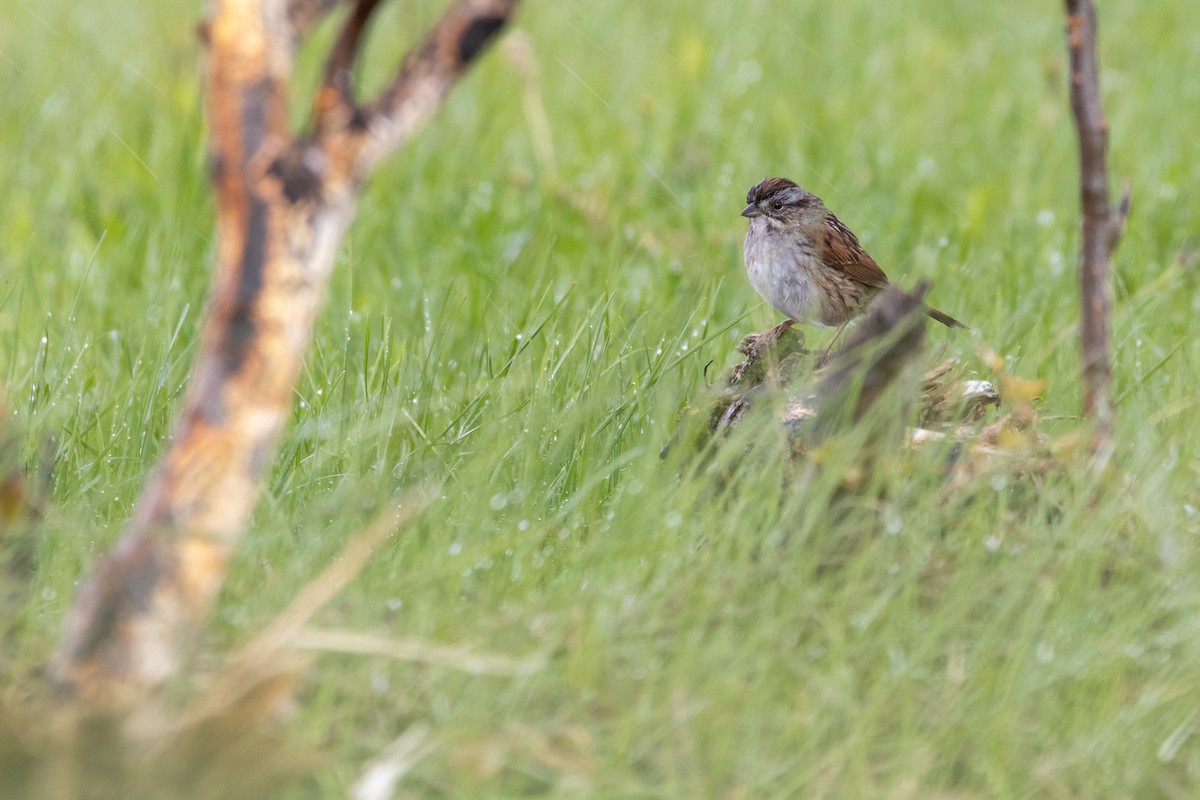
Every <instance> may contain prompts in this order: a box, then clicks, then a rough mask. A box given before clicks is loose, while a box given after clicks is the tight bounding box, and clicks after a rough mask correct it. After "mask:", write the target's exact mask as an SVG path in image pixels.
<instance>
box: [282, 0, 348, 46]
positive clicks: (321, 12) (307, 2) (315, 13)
mask: <svg viewBox="0 0 1200 800" xmlns="http://www.w3.org/2000/svg"><path fill="white" fill-rule="evenodd" d="M342 2H343V0H290V2H289V3H288V7H287V18H288V24H289V25H290V26H291V29H292V36H293V37H294V39H295V40H297V41H298V40H300V39H303V38H304V37H306V36H307V35H308V34H309V32H310V31H311V30H312V29H313V28H315V27H317V25H319V24H320V23H321V20H323V19H325V17H326V16H327V15H328V14H329V12H331V11H333V9H335V8H337V7H338V6H339V5H341V3H342Z"/></svg>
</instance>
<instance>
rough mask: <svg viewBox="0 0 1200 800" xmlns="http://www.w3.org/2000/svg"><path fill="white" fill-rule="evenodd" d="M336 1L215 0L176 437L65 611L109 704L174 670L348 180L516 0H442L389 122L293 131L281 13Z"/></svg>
mask: <svg viewBox="0 0 1200 800" xmlns="http://www.w3.org/2000/svg"><path fill="white" fill-rule="evenodd" d="M333 5H334V4H333V3H331V2H316V1H315V0H314V1H313V2H307V3H302V2H299V0H293V3H292V5H291V7H290V9H289V8H285V6H284V3H283V2H282V0H220V2H219V3H218V4H217V8H216V11H215V13H214V16H213V19H212V22H211V25H210V26H209V28H208V34H209V41H210V43H211V46H212V50H211V57H210V65H209V74H208V111H209V117H210V120H211V126H210V127H211V147H212V180H213V189H214V192H215V194H216V198H217V233H218V238H219V247H218V252H217V270H216V275H215V279H214V285H213V291H212V298H211V300H210V303H209V313H208V317H207V319H206V321H205V327H204V333H203V336H202V342H203V343H202V346H201V352H200V356H199V360H198V362H197V364H196V367H195V370H194V372H193V375H192V381H191V384H190V386H189V389H188V392H187V395H186V397H185V400H184V406H183V410H182V412H181V416H180V420H179V422H178V423H177V427H176V430H175V434H174V436H173V438H172V443H171V446H170V447H169V449H168V450H167V452H166V453H165V454H164V456H163V457H162V460H161V462H160V463H159V465H158V467H157V468H156V470H155V472H154V473H153V475H152V476H151V478H150V479H149V481H148V483H147V485H146V488H145V490H144V491H143V493H142V496H141V498H140V499H139V501H138V504H137V509H136V511H135V514H134V518H133V520H132V522H131V524H130V526H129V529H128V530H127V531H126V533H125V535H124V537H123V539H122V540H121V542H120V543H119V545H118V546H117V548H116V549H115V550H114V551H113V553H112V554H111V555H110V556H109V557H108V558H106V559H105V560H104V561H103V562H102V563H101V564H100V565H99V566H98V568H97V569H96V571H95V573H94V575H93V576H92V578H91V579H90V580H89V581H88V582H87V584H86V585H85V586H84V588H83V590H82V591H81V592H80V594H79V596H78V598H77V599H76V602H75V605H74V607H73V609H72V611H71V614H70V616H69V618H68V621H67V627H66V632H65V636H64V641H63V645H62V649H61V653H60V657H59V660H58V663H57V665H56V670H55V674H56V677H57V679H58V681H59V683H60V685H62V686H63V687H64V689H69V690H74V692H75V693H76V694H77V695H78V696H80V697H82V698H84V699H92V700H99V699H104V700H107V701H116V702H118V703H119V702H120V701H121V699H122V697H123V696H124V695H129V696H133V697H136V696H138V695H140V694H142V693H144V692H145V691H146V690H148V689H151V688H153V687H155V686H157V685H159V684H161V683H162V682H163V681H164V680H166V679H167V678H169V677H170V676H171V675H172V674H174V673H175V671H176V670H177V668H178V665H179V663H180V659H181V657H182V654H183V653H184V652H186V650H187V648H186V646H185V645H186V643H187V641H188V640H189V639H190V638H192V635H193V634H194V632H195V631H196V630H197V628H198V626H199V625H200V623H201V622H202V621H203V619H204V618H205V616H206V615H207V613H208V610H209V608H210V607H211V605H212V603H213V601H214V599H215V597H216V594H217V592H218V591H219V589H220V587H221V584H222V583H223V581H224V578H225V573H226V568H227V564H228V561H229V558H230V556H231V554H232V552H233V549H234V547H235V546H236V544H237V542H238V540H239V539H240V537H241V534H242V532H243V530H244V528H245V525H246V521H247V519H248V518H249V515H250V512H251V511H252V510H253V507H254V504H255V502H256V501H257V498H258V495H259V490H260V484H261V481H262V477H263V475H264V473H265V471H266V469H267V468H268V467H269V466H270V464H271V461H272V458H273V456H274V452H275V444H276V438H277V436H278V434H279V432H280V430H281V429H282V427H283V425H284V423H285V422H286V419H287V415H288V412H289V409H290V406H291V398H292V390H293V386H294V384H295V381H296V379H297V376H298V374H299V371H300V368H301V365H302V362H303V358H304V354H305V352H306V350H307V349H308V345H309V342H310V340H311V338H312V329H313V321H314V318H315V316H316V314H317V311H318V310H319V308H320V305H321V302H322V300H323V297H324V293H325V288H326V285H327V283H328V278H329V274H330V271H331V270H332V267H333V262H334V256H335V253H336V249H337V245H338V242H339V241H340V240H341V237H342V235H343V233H344V232H345V230H346V228H347V227H348V226H349V224H350V222H351V220H352V219H353V216H354V202H355V197H356V192H355V190H356V189H357V188H358V186H360V185H361V183H362V180H363V179H364V178H365V176H366V169H367V168H368V167H369V165H371V164H373V163H374V162H375V161H376V160H377V159H378V158H379V157H382V156H383V155H384V154H385V152H386V151H390V150H392V149H394V148H395V147H398V146H399V145H400V144H401V143H402V142H403V141H404V140H405V139H406V138H407V137H408V136H411V135H412V133H413V132H415V130H416V127H417V126H418V125H419V123H420V122H423V121H424V120H425V119H427V118H428V117H429V116H430V115H431V114H432V113H433V111H434V110H435V109H436V107H437V106H438V104H439V103H440V102H441V100H442V99H443V98H444V97H445V95H446V93H447V92H448V91H449V88H450V87H451V86H452V85H453V83H454V81H455V79H456V78H457V77H459V76H460V75H461V74H462V71H463V68H464V67H465V66H466V65H467V64H468V63H470V61H471V60H472V59H473V58H474V56H475V55H477V54H478V53H479V51H480V50H481V48H482V47H483V46H484V45H485V44H486V43H487V41H488V40H489V39H491V38H492V37H493V36H494V34H496V33H497V32H498V31H499V30H500V29H501V27H502V26H503V25H504V23H505V22H506V21H507V20H508V18H509V16H510V15H511V13H512V12H513V11H514V9H515V7H516V0H507V2H501V1H500V0H495V1H493V2H487V1H486V0H467V1H466V2H458V3H456V4H455V5H454V6H452V8H451V9H450V10H449V11H448V12H447V13H446V15H445V17H444V18H443V20H442V21H441V22H439V23H438V24H437V25H436V26H435V27H434V29H433V31H432V32H431V33H430V35H429V38H428V40H427V42H426V45H425V47H423V48H421V49H419V50H418V51H416V52H415V53H414V54H412V55H410V56H409V58H408V59H407V61H406V62H405V69H404V70H403V71H402V73H401V77H400V78H399V79H398V81H397V82H398V84H400V85H401V89H402V91H400V93H399V99H397V100H396V101H395V102H382V101H381V102H380V103H378V107H379V108H378V110H377V111H376V112H375V114H374V115H375V116H377V117H378V118H379V119H380V120H384V121H385V122H384V123H381V125H382V127H384V128H385V129H386V135H383V134H378V133H376V132H375V130H374V128H370V127H365V126H363V125H361V124H359V123H360V120H357V117H358V115H356V114H353V115H350V116H349V117H348V118H347V119H345V120H344V121H343V122H340V124H335V125H331V126H329V127H328V128H327V129H325V130H320V131H318V132H317V133H316V134H314V135H312V136H308V137H303V138H296V137H295V136H293V134H292V133H291V132H290V131H289V129H288V125H287V93H288V89H289V86H290V82H291V70H292V51H293V48H294V41H295V40H294V38H293V32H294V30H296V29H297V23H296V21H295V19H294V18H293V19H291V20H289V17H290V16H293V15H294V14H299V13H300V11H297V9H303V10H304V13H305V14H312V13H316V11H325V10H328V9H329V8H331V7H332V6H333ZM375 5H376V0H359V2H358V3H357V5H356V7H355V9H354V11H353V12H352V14H351V17H350V18H349V19H348V20H347V22H346V24H345V27H344V28H343V31H342V35H341V37H339V39H338V42H337V45H336V46H335V48H334V51H333V53H332V54H331V55H330V58H329V69H328V70H327V84H330V85H329V86H326V87H325V89H329V88H332V89H333V90H334V91H335V92H336V93H337V94H338V96H339V98H347V97H348V87H349V84H348V83H344V82H343V78H342V77H341V73H342V71H344V70H347V69H349V68H352V66H353V64H354V61H355V58H356V53H357V50H358V49H359V47H360V46H361V41H362V34H363V31H364V29H365V26H366V22H367V20H368V18H369V16H370V13H371V11H372V9H373V8H374V6H375ZM304 19H308V17H304ZM325 89H323V91H324V90H325ZM385 96H390V92H389V94H388V95H385ZM339 102H343V103H344V104H345V105H347V106H349V105H350V103H349V100H348V99H347V100H344V101H339ZM393 112H394V119H393ZM368 145H369V149H370V150H371V153H372V158H371V159H370V160H369V161H368V160H364V159H363V158H362V153H363V151H364V149H365V148H367V147H368Z"/></svg>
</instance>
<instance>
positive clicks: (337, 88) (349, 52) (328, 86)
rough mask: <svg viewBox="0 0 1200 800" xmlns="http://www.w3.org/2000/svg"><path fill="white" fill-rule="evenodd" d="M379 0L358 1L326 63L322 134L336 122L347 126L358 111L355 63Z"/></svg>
mask: <svg viewBox="0 0 1200 800" xmlns="http://www.w3.org/2000/svg"><path fill="white" fill-rule="evenodd" d="M378 7H379V0H357V2H356V3H355V4H354V8H353V10H351V12H350V15H349V16H348V17H347V18H346V21H345V23H344V24H343V25H342V30H341V33H339V34H338V38H337V41H336V42H335V43H334V45H333V50H332V51H330V53H329V60H328V61H327V62H326V63H325V77H324V79H323V80H322V82H321V88H320V90H319V91H318V92H317V100H316V114H315V117H316V127H317V131H318V133H319V132H320V131H322V130H328V129H329V128H331V127H333V126H335V125H346V124H348V122H349V121H350V118H351V116H353V113H354V92H353V84H354V64H355V62H356V61H357V60H358V53H359V49H360V47H361V45H362V37H363V34H364V33H366V30H367V24H368V23H369V22H370V21H371V16H372V15H373V14H374V13H375V9H377V8H378Z"/></svg>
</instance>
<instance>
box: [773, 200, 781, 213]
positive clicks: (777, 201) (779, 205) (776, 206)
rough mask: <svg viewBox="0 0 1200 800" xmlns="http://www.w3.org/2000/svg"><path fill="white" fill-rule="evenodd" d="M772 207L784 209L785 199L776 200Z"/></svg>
mask: <svg viewBox="0 0 1200 800" xmlns="http://www.w3.org/2000/svg"><path fill="white" fill-rule="evenodd" d="M771 208H773V209H775V210H776V211H782V210H783V201H782V200H776V201H774V202H773V203H771Z"/></svg>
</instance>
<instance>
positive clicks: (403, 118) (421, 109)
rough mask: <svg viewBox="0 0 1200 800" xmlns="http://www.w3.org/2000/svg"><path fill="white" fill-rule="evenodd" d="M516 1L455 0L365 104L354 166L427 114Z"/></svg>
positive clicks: (393, 143) (391, 144)
mask: <svg viewBox="0 0 1200 800" xmlns="http://www.w3.org/2000/svg"><path fill="white" fill-rule="evenodd" d="M517 2H518V0H457V2H455V3H454V4H453V5H452V6H451V7H450V8H449V9H447V10H446V12H445V13H444V14H443V15H442V18H441V19H440V20H438V21H437V23H436V24H435V25H434V26H433V28H431V29H430V31H429V34H428V35H427V36H426V37H425V41H424V42H423V43H422V44H421V45H420V46H419V47H417V48H415V49H414V50H412V51H411V52H410V53H409V54H408V55H407V56H406V57H405V59H404V63H403V64H402V65H401V67H400V72H399V74H398V75H397V76H396V79H395V80H394V81H393V82H392V84H391V85H390V86H388V87H387V88H386V89H385V90H384V91H383V93H382V94H381V95H380V96H379V98H378V99H377V100H376V101H375V102H374V103H372V104H371V105H370V106H368V107H367V109H366V112H367V114H366V124H367V126H368V128H369V130H370V139H369V140H368V141H367V142H366V143H365V144H366V146H365V148H364V151H363V154H362V155H363V160H362V161H361V162H360V169H363V170H364V171H365V170H366V169H369V168H370V167H371V166H372V165H373V164H374V163H375V162H376V161H377V160H378V159H379V158H381V157H383V156H384V155H386V154H387V153H389V152H391V151H392V150H394V149H396V148H397V147H399V146H400V145H402V144H403V143H404V142H405V141H407V140H408V139H409V138H411V137H412V135H413V134H414V133H416V131H417V130H418V129H419V128H420V127H421V125H422V124H423V123H424V122H425V121H426V120H427V119H429V117H430V116H431V115H432V114H433V112H434V111H436V110H437V108H438V106H440V105H441V103H442V100H443V99H444V98H445V97H446V94H447V92H449V91H450V87H452V86H453V85H454V83H455V81H457V80H458V78H459V76H460V75H461V74H462V72H463V70H464V69H466V68H467V67H468V66H470V65H471V63H472V62H474V61H475V59H476V58H478V57H479V55H480V54H481V53H482V52H483V50H484V49H485V48H486V47H487V45H488V44H489V43H490V42H491V41H492V39H494V38H495V36H496V34H497V33H499V32H500V30H501V29H503V27H504V25H505V23H507V22H508V20H509V19H510V18H511V17H512V15H513V12H514V11H516V7H517Z"/></svg>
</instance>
